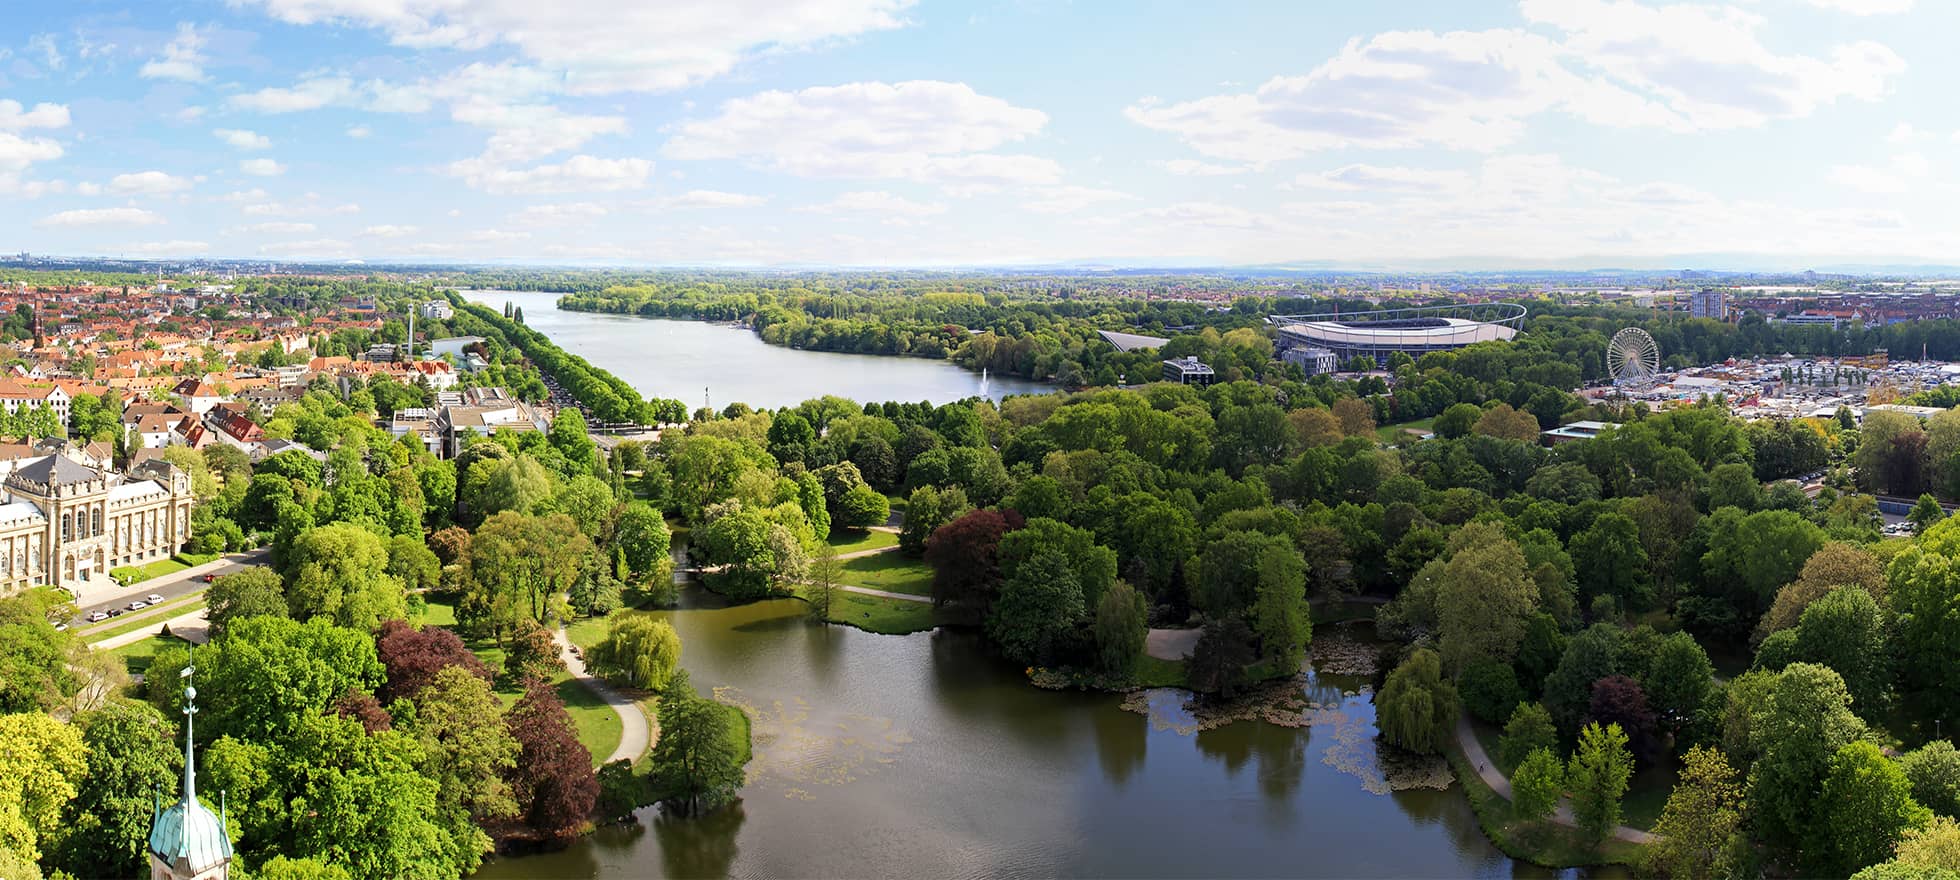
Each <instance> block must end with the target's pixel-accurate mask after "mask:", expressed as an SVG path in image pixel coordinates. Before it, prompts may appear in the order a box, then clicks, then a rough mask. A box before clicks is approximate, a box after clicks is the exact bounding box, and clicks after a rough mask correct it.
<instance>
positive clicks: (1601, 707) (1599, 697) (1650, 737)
mask: <svg viewBox="0 0 1960 880" xmlns="http://www.w3.org/2000/svg"><path fill="white" fill-rule="evenodd" d="M1586 720H1588V721H1597V722H1599V726H1601V727H1605V726H1607V725H1609V724H1618V725H1619V726H1620V729H1621V730H1623V731H1626V735H1627V750H1628V751H1630V752H1632V753H1633V758H1634V760H1636V761H1639V762H1641V763H1646V762H1647V761H1648V760H1649V759H1650V758H1651V757H1652V756H1653V754H1654V748H1655V746H1657V745H1658V742H1656V732H1655V731H1656V718H1655V716H1654V710H1653V709H1652V708H1651V707H1649V706H1648V705H1647V692H1646V691H1644V690H1641V688H1640V683H1639V682H1637V681H1634V680H1633V679H1631V678H1628V677H1626V676H1624V675H1609V676H1607V677H1605V678H1602V679H1600V680H1598V681H1595V682H1593V687H1592V705H1591V707H1590V710H1589V711H1588V712H1587V715H1586Z"/></svg>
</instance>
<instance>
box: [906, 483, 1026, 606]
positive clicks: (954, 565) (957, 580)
mask: <svg viewBox="0 0 1960 880" xmlns="http://www.w3.org/2000/svg"><path fill="white" fill-rule="evenodd" d="M1022 525H1024V521H1023V520H1022V519H1021V515H1020V514H1019V513H1016V512H1015V511H1013V510H1005V511H1001V510H991V509H987V508H982V509H979V510H972V511H968V512H967V513H966V515H965V516H962V517H960V518H959V519H956V520H953V521H952V522H949V523H947V524H945V525H943V526H940V527H939V528H938V529H937V530H935V531H934V532H933V533H932V537H930V538H927V539H926V562H927V564H929V565H931V566H932V602H933V604H934V605H946V604H949V603H950V604H954V605H965V606H970V607H972V608H974V609H975V610H978V611H981V612H985V611H986V610H987V608H988V606H990V605H992V604H993V601H994V596H995V595H996V594H998V593H999V592H1000V580H1001V575H1000V563H999V560H998V559H997V558H996V555H995V552H996V551H997V550H998V549H999V547H1000V537H1001V536H1002V535H1005V534H1007V533H1008V532H1011V531H1014V530H1015V529H1018V528H1020V527H1021V526H1022Z"/></svg>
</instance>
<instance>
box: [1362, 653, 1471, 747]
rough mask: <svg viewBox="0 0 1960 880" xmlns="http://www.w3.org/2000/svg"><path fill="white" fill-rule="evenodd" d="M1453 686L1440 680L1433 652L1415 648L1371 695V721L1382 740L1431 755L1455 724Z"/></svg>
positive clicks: (1437, 659)
mask: <svg viewBox="0 0 1960 880" xmlns="http://www.w3.org/2000/svg"><path fill="white" fill-rule="evenodd" d="M1456 713H1457V695H1456V688H1455V687H1454V686H1452V685H1451V684H1450V683H1449V682H1448V681H1445V680H1444V679H1443V661H1442V658H1440V657H1438V656H1437V655H1436V652H1435V651H1431V650H1429V649H1427V648H1418V649H1416V651H1415V652H1414V653H1412V654H1410V655H1409V659H1407V660H1404V661H1402V665H1400V666H1397V667H1395V671H1393V672H1390V673H1389V674H1388V680H1387V681H1386V682H1384V683H1383V685H1382V690H1381V694H1380V695H1379V696H1377V697H1376V698H1375V724H1376V726H1377V727H1379V728H1380V729H1381V733H1382V739H1383V740H1386V741H1387V742H1388V743H1389V744H1390V745H1395V746H1400V747H1402V748H1404V749H1408V750H1409V751H1412V752H1417V753H1421V754H1435V753H1437V752H1440V751H1442V749H1443V745H1444V743H1446V742H1448V741H1449V738H1450V731H1451V728H1452V727H1453V726H1454V725H1455V724H1456Z"/></svg>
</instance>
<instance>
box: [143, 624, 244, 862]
mask: <svg viewBox="0 0 1960 880" xmlns="http://www.w3.org/2000/svg"><path fill="white" fill-rule="evenodd" d="M193 650H194V649H193ZM192 659H193V661H194V660H195V656H193V658H192ZM196 674H197V667H196V665H195V663H194V662H193V663H191V664H186V665H185V667H184V671H182V672H180V673H178V674H177V675H178V677H179V678H182V679H184V794H183V797H182V799H180V800H178V801H177V802H176V803H174V804H171V805H170V807H169V808H167V809H164V810H162V811H161V812H159V813H157V815H156V819H155V821H154V822H153V823H152V824H151V827H150V846H149V849H150V877H151V880H193V878H195V880H225V878H226V877H227V876H228V875H229V873H230V866H231V856H232V850H231V835H230V834H229V833H228V832H227V830H226V823H225V820H226V817H225V816H224V815H223V814H222V812H221V813H217V814H214V813H212V812H211V811H210V810H209V809H206V808H205V806H204V805H203V804H201V803H198V800H197V740H196V734H195V733H194V732H193V730H192V727H193V724H194V722H195V721H196V720H197V687H196V686H195V685H193V684H192V676H194V675H196ZM218 797H219V801H218V802H219V803H220V804H221V805H222V804H223V803H224V795H223V794H222V793H220V794H219V796H218ZM219 809H220V810H223V807H222V806H220V808H219Z"/></svg>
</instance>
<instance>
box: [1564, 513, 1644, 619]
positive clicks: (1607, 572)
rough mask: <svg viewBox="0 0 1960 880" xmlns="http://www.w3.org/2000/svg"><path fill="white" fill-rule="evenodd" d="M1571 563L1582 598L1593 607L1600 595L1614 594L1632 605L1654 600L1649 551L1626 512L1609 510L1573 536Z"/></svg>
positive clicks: (1637, 606) (1623, 601) (1616, 597)
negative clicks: (1649, 573)
mask: <svg viewBox="0 0 1960 880" xmlns="http://www.w3.org/2000/svg"><path fill="white" fill-rule="evenodd" d="M1571 551H1572V563H1573V565H1574V566H1575V567H1576V568H1577V569H1578V575H1579V601H1580V602H1581V603H1582V604H1584V605H1586V606H1588V607H1590V606H1591V604H1592V601H1593V599H1594V598H1595V597H1598V596H1612V597H1614V598H1615V599H1617V600H1619V601H1620V602H1621V603H1622V604H1623V605H1625V606H1626V607H1629V608H1636V609H1640V608H1646V607H1648V605H1649V604H1650V603H1651V601H1652V599H1653V584H1652V580H1651V578H1650V577H1649V576H1648V565H1647V550H1646V547H1645V546H1644V545H1642V544H1641V542H1640V527H1639V526H1638V525H1637V524H1635V523H1634V521H1633V520H1632V519H1631V518H1629V517H1627V516H1626V515H1624V514H1618V513H1607V514H1602V515H1600V516H1599V517H1598V518H1596V519H1594V520H1593V522H1592V525H1591V526H1588V527H1587V528H1586V530H1585V531H1582V532H1580V533H1578V534H1576V535H1573V536H1572V547H1571Z"/></svg>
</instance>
